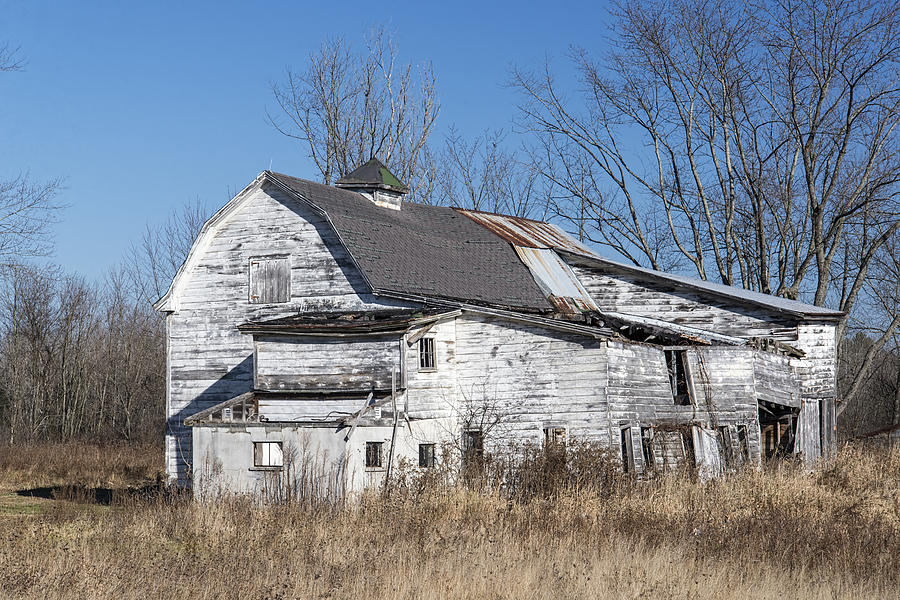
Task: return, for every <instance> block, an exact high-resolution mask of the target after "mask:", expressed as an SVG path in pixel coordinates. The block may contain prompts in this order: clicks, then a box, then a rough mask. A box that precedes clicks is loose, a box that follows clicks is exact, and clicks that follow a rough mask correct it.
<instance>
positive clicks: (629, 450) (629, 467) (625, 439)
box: [619, 425, 636, 473]
mask: <svg viewBox="0 0 900 600" xmlns="http://www.w3.org/2000/svg"><path fill="white" fill-rule="evenodd" d="M619 446H620V450H621V452H620V454H621V456H622V472H623V473H634V472H635V470H636V467H635V464H634V438H633V437H632V434H631V425H625V426H624V427H620V428H619Z"/></svg>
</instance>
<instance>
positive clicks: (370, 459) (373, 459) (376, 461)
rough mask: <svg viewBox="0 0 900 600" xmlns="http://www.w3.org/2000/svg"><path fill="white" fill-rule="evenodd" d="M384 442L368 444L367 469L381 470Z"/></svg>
mask: <svg viewBox="0 0 900 600" xmlns="http://www.w3.org/2000/svg"><path fill="white" fill-rule="evenodd" d="M383 446H384V442H366V467H367V468H370V469H380V468H381V467H382V462H381V449H382V447H383Z"/></svg>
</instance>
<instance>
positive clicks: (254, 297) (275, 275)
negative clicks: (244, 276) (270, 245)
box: [250, 257, 291, 304]
mask: <svg viewBox="0 0 900 600" xmlns="http://www.w3.org/2000/svg"><path fill="white" fill-rule="evenodd" d="M290 299H291V265H290V260H289V259H288V258H287V257H284V258H251V259H250V303H251V304H274V303H279V302H288V301H290Z"/></svg>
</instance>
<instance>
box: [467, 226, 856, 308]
mask: <svg viewBox="0 0 900 600" xmlns="http://www.w3.org/2000/svg"><path fill="white" fill-rule="evenodd" d="M459 212H460V213H462V214H464V215H466V216H467V217H469V218H470V219H473V220H475V221H476V222H478V223H480V224H482V225H484V226H485V227H487V228H488V229H490V230H491V231H492V232H494V233H495V234H497V235H498V236H500V237H502V238H503V239H505V240H507V241H508V242H510V243H511V244H515V245H516V246H522V247H526V248H552V249H553V250H556V251H558V252H562V253H563V257H564V258H565V257H566V256H567V255H568V256H569V257H570V259H569V260H570V262H575V263H579V264H582V265H585V266H588V267H590V266H596V267H602V268H604V269H606V270H610V271H614V272H620V273H621V272H625V273H630V274H632V275H635V276H636V277H638V278H643V279H650V280H652V281H660V282H665V283H668V284H672V285H675V286H677V287H680V288H688V289H691V290H695V291H698V292H703V293H707V294H712V295H715V296H718V297H725V298H729V299H731V300H737V301H739V302H742V303H751V304H756V305H761V306H765V307H767V308H770V309H773V310H776V311H778V312H787V313H791V314H795V315H803V316H815V317H840V316H842V315H843V313H842V312H841V311H839V310H834V309H831V308H826V307H824V306H815V305H812V304H806V303H805V302H799V301H797V300H789V299H788V298H782V297H780V296H773V295H771V294H763V293H760V292H754V291H752V290H745V289H743V288H739V287H734V286H730V285H724V284H721V283H716V282H713V281H705V280H702V279H697V278H696V277H687V276H685V275H678V274H675V273H666V272H663V271H655V270H653V269H647V268H644V267H638V266H636V265H630V264H626V263H622V262H618V261H615V260H611V259H609V258H606V257H605V256H603V255H601V254H598V253H597V252H595V251H594V250H592V249H591V248H589V247H588V246H586V245H584V244H583V243H581V242H579V241H578V240H576V239H575V238H573V237H572V236H570V235H568V234H567V233H565V232H564V231H563V230H562V229H561V228H559V227H558V226H556V225H553V224H552V223H544V222H542V221H534V220H532V219H524V218H522V217H513V216H510V215H498V214H495V213H488V212H481V211H476V210H460V211H459Z"/></svg>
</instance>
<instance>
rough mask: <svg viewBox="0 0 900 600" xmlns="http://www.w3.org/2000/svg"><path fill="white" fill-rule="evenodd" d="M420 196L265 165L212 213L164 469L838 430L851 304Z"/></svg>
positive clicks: (189, 287) (730, 440) (354, 466)
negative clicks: (664, 264) (641, 255)
mask: <svg viewBox="0 0 900 600" xmlns="http://www.w3.org/2000/svg"><path fill="white" fill-rule="evenodd" d="M406 192H407V189H406V188H405V186H404V185H403V184H402V183H401V182H400V181H398V180H397V179H396V178H395V177H394V176H393V175H392V174H391V173H390V172H389V171H388V170H387V169H386V168H385V167H384V166H383V165H382V164H381V163H380V162H378V161H377V160H374V159H373V160H372V161H370V162H368V163H366V164H365V165H363V166H362V167H360V168H359V169H357V170H356V171H354V172H353V173H351V174H350V175H348V176H347V177H345V178H344V179H342V180H340V181H338V182H337V184H336V185H335V186H327V185H322V184H318V183H313V182H310V181H305V180H301V179H296V178H293V177H288V176H286V175H281V174H278V173H272V172H269V171H266V172H264V173H262V174H260V175H259V176H258V177H257V178H256V179H255V180H254V181H253V182H252V183H251V184H250V185H249V186H247V187H246V188H245V189H244V190H243V191H242V192H241V193H239V194H238V195H237V196H236V197H235V198H234V199H232V200H231V201H230V202H228V204H226V205H225V206H224V207H223V208H222V209H221V210H219V211H218V212H217V213H216V214H215V215H214V216H213V217H212V218H211V219H210V220H209V222H207V223H206V225H205V226H204V227H203V229H202V231H201V233H200V235H199V236H198V238H197V240H196V241H195V243H194V245H193V248H192V249H191V251H190V254H189V256H188V258H187V260H186V262H185V263H184V265H183V266H182V267H181V269H179V271H178V273H177V275H176V276H175V278H174V281H173V282H172V285H171V287H170V289H169V291H168V292H167V293H166V295H165V296H164V297H163V298H161V299H160V300H159V301H158V303H157V305H156V308H157V309H158V310H159V311H162V312H163V313H165V315H166V324H167V363H166V364H167V367H166V369H167V372H166V378H167V398H166V410H167V417H168V420H167V430H166V458H167V469H168V473H169V476H170V477H171V478H172V479H173V480H177V481H178V482H179V483H181V484H184V485H190V484H191V483H192V478H193V483H194V484H195V485H197V484H198V482H200V481H201V480H202V481H212V480H215V481H216V484H217V485H219V486H224V487H225V488H228V489H233V490H242V491H258V490H259V489H260V486H261V485H262V484H263V482H264V480H265V478H266V477H267V476H270V475H271V474H272V473H273V472H276V473H277V472H279V470H280V469H284V468H285V467H284V463H285V461H286V460H287V459H288V458H289V457H290V456H293V457H294V460H295V464H296V461H297V456H298V455H297V452H300V454H301V455H302V456H305V457H315V458H316V460H317V461H318V463H319V464H320V465H322V466H324V467H326V468H327V469H328V470H330V472H331V473H333V474H334V477H335V478H336V480H337V479H340V481H341V485H346V486H348V487H349V488H354V489H358V488H360V487H362V486H366V485H371V484H372V483H375V482H378V481H381V479H382V478H383V477H384V475H385V473H386V471H387V469H388V468H389V467H390V465H395V464H397V463H398V461H399V460H401V459H403V460H405V461H406V462H407V464H412V465H420V466H421V468H429V466H430V465H432V464H434V462H435V461H439V460H453V461H455V460H459V459H460V458H462V456H463V455H465V454H466V453H472V454H469V456H473V455H474V454H477V453H480V452H492V451H496V450H497V449H500V448H503V447H506V446H507V445H509V444H515V445H522V444H546V443H563V444H564V443H567V442H568V441H569V440H575V439H580V440H593V441H595V442H599V444H601V445H603V446H606V447H609V448H610V449H611V450H613V451H614V452H615V453H616V455H618V456H621V459H622V461H623V468H625V469H629V470H633V471H635V472H638V473H641V472H643V471H645V470H648V469H661V468H666V467H667V466H670V465H674V464H678V463H680V462H682V461H684V460H690V461H694V462H695V463H696V464H697V466H698V467H700V468H702V469H706V470H708V471H709V472H717V471H719V470H721V469H722V468H723V467H728V466H729V465H737V464H741V463H745V462H750V463H756V462H759V461H761V460H763V459H764V458H765V457H767V456H771V455H773V454H776V453H787V454H791V453H802V455H803V457H804V458H805V459H806V460H808V461H813V460H815V459H816V458H818V457H819V456H821V455H822V454H823V453H824V452H827V451H828V450H829V449H830V447H831V446H832V445H833V443H834V398H835V324H836V322H837V321H838V320H839V319H840V318H841V316H842V315H841V313H839V312H836V311H833V310H828V309H825V308H821V307H816V306H811V305H808V304H803V303H800V302H796V301H791V300H786V299H783V298H777V297H773V296H769V295H764V294H759V293H754V292H748V291H745V290H741V289H736V288H733V287H729V286H724V285H719V284H714V283H709V282H704V281H700V280H696V279H691V278H688V277H683V276H679V275H671V274H666V273H661V272H657V271H651V270H647V269H642V268H638V267H634V266H630V265H626V264H621V263H619V262H615V261H612V260H609V259H607V258H604V257H603V256H601V255H599V254H597V253H596V252H595V251H593V250H591V249H590V248H588V247H586V246H584V245H583V244H581V243H579V242H578V241H576V240H574V239H573V238H571V237H570V236H568V235H566V234H565V233H564V232H563V231H562V230H561V229H559V228H558V227H556V226H553V225H550V224H546V223H542V222H537V221H531V220H527V219H522V218H516V217H510V216H504V215H496V214H491V213H482V212H475V211H466V210H457V209H452V208H446V207H434V206H424V205H420V204H415V203H410V202H405V201H404V200H403V196H404V194H405V193H406ZM488 429H490V431H488ZM441 452H444V453H446V452H452V453H454V454H455V455H454V456H441Z"/></svg>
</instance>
